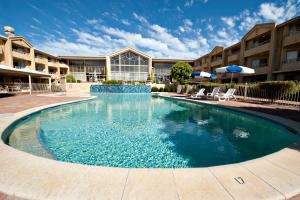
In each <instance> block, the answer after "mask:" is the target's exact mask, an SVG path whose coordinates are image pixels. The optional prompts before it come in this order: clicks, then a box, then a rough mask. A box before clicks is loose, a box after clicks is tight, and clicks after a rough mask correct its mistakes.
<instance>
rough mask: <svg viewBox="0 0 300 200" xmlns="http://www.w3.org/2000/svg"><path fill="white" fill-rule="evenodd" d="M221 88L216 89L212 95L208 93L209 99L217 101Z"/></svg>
mask: <svg viewBox="0 0 300 200" xmlns="http://www.w3.org/2000/svg"><path fill="white" fill-rule="evenodd" d="M220 89H221V88H220V87H215V88H214V89H213V91H212V92H211V93H207V95H206V96H207V98H208V99H215V98H217V97H218V96H219V91H220Z"/></svg>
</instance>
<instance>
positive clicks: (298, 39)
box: [283, 32, 300, 46]
mask: <svg viewBox="0 0 300 200" xmlns="http://www.w3.org/2000/svg"><path fill="white" fill-rule="evenodd" d="M296 43H300V32H297V33H294V34H293V35H287V36H286V37H285V38H284V39H283V46H289V45H292V44H296Z"/></svg>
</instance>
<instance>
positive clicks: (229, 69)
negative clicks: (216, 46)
mask: <svg viewBox="0 0 300 200" xmlns="http://www.w3.org/2000/svg"><path fill="white" fill-rule="evenodd" d="M216 72H217V73H231V79H230V83H232V76H233V73H240V74H254V73H255V71H254V69H252V68H249V67H244V66H239V65H229V66H225V67H219V68H217V69H216Z"/></svg>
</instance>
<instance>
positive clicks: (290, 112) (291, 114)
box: [163, 93, 300, 122]
mask: <svg viewBox="0 0 300 200" xmlns="http://www.w3.org/2000/svg"><path fill="white" fill-rule="evenodd" d="M163 95H165V96H172V97H187V96H186V95H183V94H176V93H163ZM193 99H195V98H193ZM197 100H199V101H200V102H206V103H210V104H218V105H224V106H229V107H234V108H243V109H247V110H252V111H257V112H262V113H267V114H270V115H275V116H280V117H284V118H287V119H291V120H294V121H297V122H300V112H299V107H296V106H284V105H277V104H254V103H247V102H242V101H213V100H203V99H197Z"/></svg>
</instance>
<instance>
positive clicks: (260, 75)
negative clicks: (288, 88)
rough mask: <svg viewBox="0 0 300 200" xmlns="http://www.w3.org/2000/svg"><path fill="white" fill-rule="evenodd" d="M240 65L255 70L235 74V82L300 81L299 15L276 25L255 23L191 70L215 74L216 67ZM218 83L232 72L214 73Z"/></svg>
mask: <svg viewBox="0 0 300 200" xmlns="http://www.w3.org/2000/svg"><path fill="white" fill-rule="evenodd" d="M228 65H241V66H246V67H250V68H253V69H255V73H254V74H251V75H237V74H234V75H233V78H234V81H235V82H258V81H265V80H297V81H300V16H299V17H295V18H293V19H291V20H289V21H287V22H284V23H282V24H279V25H277V26H276V25H275V24H274V23H264V24H257V25H255V26H254V27H253V28H252V29H251V30H250V31H249V32H248V33H246V34H245V35H244V37H243V38H242V39H241V41H240V42H238V43H236V44H234V45H232V46H230V47H227V48H223V47H220V46H216V47H215V48H214V49H213V50H212V51H211V52H210V53H208V54H206V55H204V56H201V57H200V58H198V59H196V60H195V66H194V71H205V72H210V73H215V69H216V68H217V67H222V66H228ZM217 76H218V79H217V81H219V82H229V81H230V78H231V74H217Z"/></svg>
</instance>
